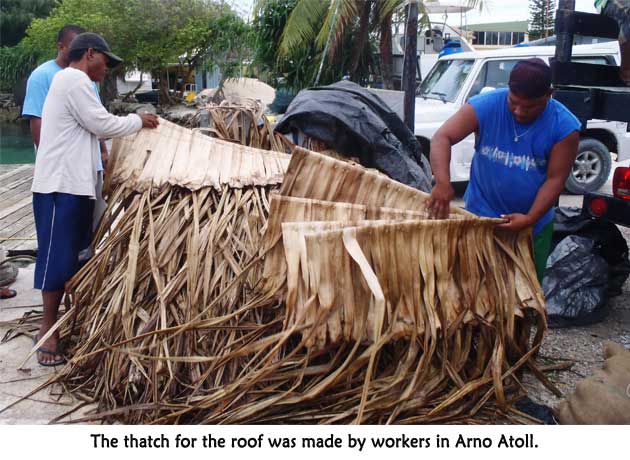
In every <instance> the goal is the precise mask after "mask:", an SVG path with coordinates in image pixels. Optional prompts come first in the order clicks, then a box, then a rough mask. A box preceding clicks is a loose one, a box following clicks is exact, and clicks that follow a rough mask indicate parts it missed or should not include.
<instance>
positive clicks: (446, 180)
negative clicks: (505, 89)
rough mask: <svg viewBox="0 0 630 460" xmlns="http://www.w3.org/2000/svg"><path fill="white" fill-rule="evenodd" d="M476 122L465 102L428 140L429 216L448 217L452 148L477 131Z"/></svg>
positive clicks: (451, 191)
mask: <svg viewBox="0 0 630 460" xmlns="http://www.w3.org/2000/svg"><path fill="white" fill-rule="evenodd" d="M478 126H479V122H478V121H477V115H476V114H475V110H474V109H473V108H472V106H471V105H470V104H466V105H464V106H463V107H462V108H461V109H459V110H458V111H457V113H456V114H455V115H453V116H452V117H451V118H449V119H448V120H446V122H444V124H443V125H442V126H441V127H440V129H438V130H437V132H436V133H435V134H434V135H433V138H432V139H431V169H432V170H433V176H434V177H435V186H434V187H433V191H432V192H431V198H430V199H429V201H428V203H427V210H428V211H429V216H430V217H432V218H436V219H445V218H447V217H448V213H449V204H450V202H451V200H452V199H453V197H454V196H455V192H454V191H453V186H452V185H451V174H450V163H451V147H452V146H453V145H455V144H457V143H459V142H461V141H462V140H463V139H464V138H465V137H466V136H468V135H470V134H472V133H474V132H475V131H477V128H478Z"/></svg>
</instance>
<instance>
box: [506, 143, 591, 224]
mask: <svg viewBox="0 0 630 460" xmlns="http://www.w3.org/2000/svg"><path fill="white" fill-rule="evenodd" d="M579 142H580V135H579V133H578V132H577V131H574V132H573V133H571V134H569V135H568V136H567V137H565V138H564V139H562V140H561V141H560V142H558V143H557V144H556V145H554V146H553V148H552V149H551V154H550V155H549V164H548V166H547V180H546V181H545V182H544V183H543V185H542V187H540V189H539V190H538V193H537V194H536V199H535V200H534V204H532V207H531V208H530V210H529V212H528V213H527V214H508V215H506V216H503V217H505V218H507V219H508V220H509V222H508V223H505V224H501V225H498V227H499V228H503V229H506V230H512V231H515V232H516V231H519V230H522V229H523V228H525V227H529V226H532V225H534V224H535V223H536V222H537V221H538V220H539V219H540V218H541V217H542V216H543V215H545V213H546V212H547V211H549V209H551V207H552V206H553V205H554V204H555V203H556V201H557V200H558V197H559V196H560V194H561V193H562V190H564V183H565V182H566V180H567V176H568V175H569V173H570V172H571V168H572V167H573V163H575V157H576V155H577V149H578V143H579Z"/></svg>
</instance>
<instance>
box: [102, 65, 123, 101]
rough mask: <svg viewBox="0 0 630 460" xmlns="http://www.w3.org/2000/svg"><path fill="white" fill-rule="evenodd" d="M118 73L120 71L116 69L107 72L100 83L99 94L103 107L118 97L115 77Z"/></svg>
mask: <svg viewBox="0 0 630 460" xmlns="http://www.w3.org/2000/svg"><path fill="white" fill-rule="evenodd" d="M119 74H120V71H118V70H114V71H112V72H107V74H106V75H105V79H104V80H103V83H102V84H101V90H100V96H101V101H102V102H103V105H104V106H105V107H107V106H108V105H109V103H110V102H112V101H113V100H114V99H116V98H117V97H118V85H117V84H116V78H117V77H118V75H119Z"/></svg>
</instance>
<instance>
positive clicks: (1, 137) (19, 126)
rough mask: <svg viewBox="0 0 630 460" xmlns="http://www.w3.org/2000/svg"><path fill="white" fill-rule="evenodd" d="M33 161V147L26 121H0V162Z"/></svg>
mask: <svg viewBox="0 0 630 460" xmlns="http://www.w3.org/2000/svg"><path fill="white" fill-rule="evenodd" d="M34 162H35V149H34V148H33V140H32V139H31V132H30V130H29V127H28V122H24V121H20V122H18V123H13V122H6V121H0V164H18V163H34Z"/></svg>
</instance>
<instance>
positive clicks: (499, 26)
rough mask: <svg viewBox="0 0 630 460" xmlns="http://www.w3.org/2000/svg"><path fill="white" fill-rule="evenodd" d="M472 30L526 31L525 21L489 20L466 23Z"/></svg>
mask: <svg viewBox="0 0 630 460" xmlns="http://www.w3.org/2000/svg"><path fill="white" fill-rule="evenodd" d="M467 29H468V30H471V31H473V32H527V30H528V24H527V21H511V22H489V23H487V24H468V27H467Z"/></svg>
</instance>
